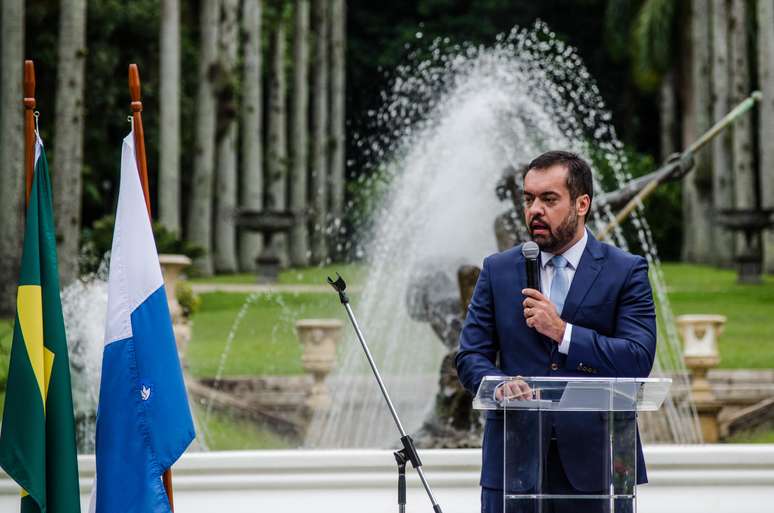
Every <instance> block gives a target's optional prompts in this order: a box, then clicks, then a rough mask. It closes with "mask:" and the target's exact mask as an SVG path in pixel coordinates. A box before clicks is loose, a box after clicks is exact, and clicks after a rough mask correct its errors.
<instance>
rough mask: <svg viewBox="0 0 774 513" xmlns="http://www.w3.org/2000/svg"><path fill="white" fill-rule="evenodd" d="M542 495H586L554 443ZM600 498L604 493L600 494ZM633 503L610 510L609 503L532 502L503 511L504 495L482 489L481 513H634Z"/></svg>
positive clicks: (516, 502) (520, 502) (511, 502)
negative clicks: (568, 472)
mask: <svg viewBox="0 0 774 513" xmlns="http://www.w3.org/2000/svg"><path fill="white" fill-rule="evenodd" d="M544 468H545V475H544V478H543V485H544V489H543V493H551V494H562V495H564V494H566V495H583V494H584V493H585V494H588V492H579V491H578V490H576V489H575V488H573V486H572V485H571V484H570V481H569V480H568V479H567V475H566V474H565V473H564V469H563V468H562V461H561V460H560V459H559V450H558V448H557V445H556V440H554V439H553V438H552V439H551V443H550V445H549V448H548V454H547V456H546V465H545V466H544ZM597 493H599V494H603V493H605V491H602V490H600V491H599V492H597ZM632 502H633V501H632V500H623V499H619V500H617V501H616V502H615V506H614V508H611V506H610V502H609V500H606V499H605V500H601V499H581V498H578V499H551V500H543V501H536V500H532V499H521V500H509V501H508V505H507V509H506V510H503V491H502V490H494V489H492V488H483V487H482V488H481V513H613V510H614V511H615V513H631V512H632V511H634V508H633V505H632Z"/></svg>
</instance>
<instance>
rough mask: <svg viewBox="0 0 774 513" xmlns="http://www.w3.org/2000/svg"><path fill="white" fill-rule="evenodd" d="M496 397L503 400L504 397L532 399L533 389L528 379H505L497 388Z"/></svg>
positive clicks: (523, 399)
mask: <svg viewBox="0 0 774 513" xmlns="http://www.w3.org/2000/svg"><path fill="white" fill-rule="evenodd" d="M495 399H497V400H498V401H502V400H503V399H519V400H522V401H529V400H530V399H532V389H531V388H529V385H528V384H527V382H526V381H524V380H522V379H520V378H518V377H517V378H516V379H512V380H509V381H504V382H503V383H501V384H500V385H498V387H497V388H496V389H495Z"/></svg>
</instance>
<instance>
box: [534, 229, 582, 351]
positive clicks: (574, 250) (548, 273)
mask: <svg viewBox="0 0 774 513" xmlns="http://www.w3.org/2000/svg"><path fill="white" fill-rule="evenodd" d="M588 240H589V234H588V233H587V232H586V230H583V237H581V238H580V240H579V241H578V242H576V243H575V244H573V245H572V246H570V248H569V249H567V251H565V252H564V253H562V256H563V257H564V258H565V259H566V260H567V265H566V266H565V267H564V269H562V270H559V272H564V273H565V277H566V278H567V291H568V292H569V290H570V287H571V286H572V279H573V278H574V277H575V271H576V270H577V269H578V264H579V263H580V259H581V256H583V251H584V250H585V249H586V242H587V241H588ZM553 256H554V254H553V253H547V252H545V251H541V252H540V288H541V289H543V290H541V292H542V293H543V295H544V296H546V297H547V298H548V299H549V300H550V299H551V297H550V293H551V282H552V281H553V279H554V273H556V272H557V269H556V268H555V267H554V266H553V265H548V262H549V261H550V260H551V258H553ZM566 304H567V303H565V306H566ZM571 338H572V324H570V323H569V322H568V323H567V324H566V327H565V328H564V336H563V337H562V342H561V343H560V344H559V352H560V353H562V354H567V353H568V352H569V351H570V339H571Z"/></svg>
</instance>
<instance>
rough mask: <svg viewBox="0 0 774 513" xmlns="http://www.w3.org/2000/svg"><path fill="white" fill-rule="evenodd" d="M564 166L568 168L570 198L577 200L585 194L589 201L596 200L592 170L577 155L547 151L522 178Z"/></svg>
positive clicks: (527, 169)
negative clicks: (536, 171) (532, 173)
mask: <svg viewBox="0 0 774 513" xmlns="http://www.w3.org/2000/svg"><path fill="white" fill-rule="evenodd" d="M555 165H562V166H565V167H566V168H567V171H568V173H567V189H568V190H569V191H570V198H572V199H573V200H575V199H576V198H578V197H579V196H581V195H583V194H588V195H589V199H593V198H594V182H593V181H592V179H591V168H590V167H589V165H588V164H587V163H586V161H585V160H583V159H582V158H580V157H579V156H578V155H577V154H575V153H572V152H569V151H561V150H555V151H547V152H545V153H543V154H542V155H540V156H538V157H537V158H536V159H535V160H533V161H532V162H530V163H529V165H527V167H525V168H524V172H523V174H522V178H524V177H525V176H527V173H529V172H530V171H531V170H533V169H537V170H540V169H548V168H549V167H551V166H555Z"/></svg>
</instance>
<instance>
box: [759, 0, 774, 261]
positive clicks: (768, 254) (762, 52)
mask: <svg viewBox="0 0 774 513" xmlns="http://www.w3.org/2000/svg"><path fill="white" fill-rule="evenodd" d="M758 83H759V84H760V89H761V92H762V93H763V100H762V101H761V104H760V106H759V107H758V115H759V131H758V137H759V139H758V140H759V146H760V162H759V164H760V169H761V174H760V177H761V206H762V207H763V208H774V145H773V144H772V143H771V142H772V141H774V0H758ZM763 257H764V269H765V270H766V272H769V273H774V229H769V230H767V231H766V232H765V233H764V236H763Z"/></svg>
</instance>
